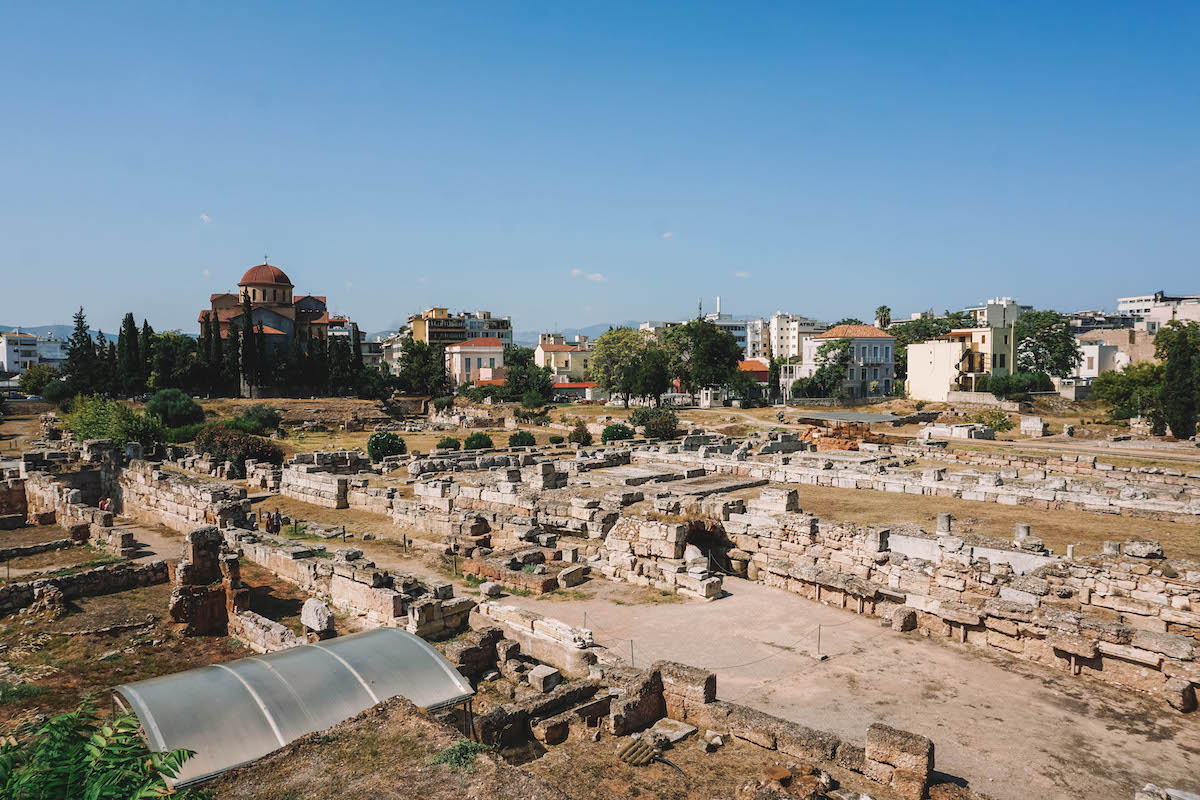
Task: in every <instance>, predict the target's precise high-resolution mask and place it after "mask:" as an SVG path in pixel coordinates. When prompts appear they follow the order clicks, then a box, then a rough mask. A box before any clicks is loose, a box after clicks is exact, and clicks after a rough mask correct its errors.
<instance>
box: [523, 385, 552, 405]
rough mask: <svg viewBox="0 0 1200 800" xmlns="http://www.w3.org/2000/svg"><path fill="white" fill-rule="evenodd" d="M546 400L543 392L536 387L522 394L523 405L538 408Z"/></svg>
mask: <svg viewBox="0 0 1200 800" xmlns="http://www.w3.org/2000/svg"><path fill="white" fill-rule="evenodd" d="M544 402H546V399H545V398H544V397H543V396H542V393H541V392H539V391H537V390H536V389H530V390H529V391H528V392H526V393H525V394H523V395H521V405H523V406H525V407H526V408H537V407H539V406H540V405H542V404H543V403H544Z"/></svg>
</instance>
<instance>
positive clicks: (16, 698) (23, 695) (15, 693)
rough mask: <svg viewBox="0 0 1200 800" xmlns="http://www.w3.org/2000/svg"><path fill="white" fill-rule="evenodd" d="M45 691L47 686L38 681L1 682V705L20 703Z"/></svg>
mask: <svg viewBox="0 0 1200 800" xmlns="http://www.w3.org/2000/svg"><path fill="white" fill-rule="evenodd" d="M45 693H46V687H45V686H38V685H37V684H36V683H0V706H6V705H9V704H11V703H19V702H21V701H22V700H25V699H28V698H30V697H37V696H38V695H41V694H45Z"/></svg>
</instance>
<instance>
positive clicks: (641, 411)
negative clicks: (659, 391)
mask: <svg viewBox="0 0 1200 800" xmlns="http://www.w3.org/2000/svg"><path fill="white" fill-rule="evenodd" d="M653 415H654V409H653V408H635V409H634V410H633V411H632V412H631V413H630V414H629V424H630V425H632V426H633V427H635V428H640V427H642V426H643V425H645V424H646V423H647V422H649V421H650V417H652V416H653Z"/></svg>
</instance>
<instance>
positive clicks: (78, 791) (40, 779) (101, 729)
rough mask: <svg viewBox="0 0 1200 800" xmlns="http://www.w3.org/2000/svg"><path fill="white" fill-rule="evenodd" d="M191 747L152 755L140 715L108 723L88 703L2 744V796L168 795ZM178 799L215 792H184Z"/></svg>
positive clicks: (19, 799)
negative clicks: (140, 733)
mask: <svg viewBox="0 0 1200 800" xmlns="http://www.w3.org/2000/svg"><path fill="white" fill-rule="evenodd" d="M192 755H193V753H192V752H191V751H190V750H172V751H170V752H168V753H151V752H149V751H148V750H147V749H146V747H145V745H144V744H142V740H141V738H140V737H139V736H138V722H137V718H136V717H135V716H133V715H132V714H122V715H120V716H118V717H115V718H114V719H112V720H111V721H110V722H108V723H107V724H105V723H104V722H103V721H102V720H101V719H100V717H99V715H98V714H97V713H96V712H95V711H94V710H93V709H91V708H88V707H87V706H80V707H79V708H78V709H77V710H75V711H72V712H70V713H66V714H59V715H57V716H54V717H51V718H50V719H49V720H47V721H45V722H44V723H42V724H41V726H40V727H37V728H25V729H23V730H21V731H18V733H17V736H16V737H15V740H12V739H10V740H8V741H6V742H4V743H3V744H2V745H0V797H5V798H11V800H77V798H87V800H149V798H157V797H162V796H164V795H167V794H169V793H170V790H169V789H168V788H167V785H166V778H173V777H175V776H176V775H177V774H178V772H179V768H180V767H181V766H182V765H183V764H184V763H185V762H186V761H187V760H188V759H189V758H190V757H191V756H192ZM171 796H172V797H174V798H175V799H176V800H201V798H208V797H211V795H210V794H209V793H207V792H203V791H199V792H197V791H189V790H184V791H180V792H177V793H175V794H173V795H171Z"/></svg>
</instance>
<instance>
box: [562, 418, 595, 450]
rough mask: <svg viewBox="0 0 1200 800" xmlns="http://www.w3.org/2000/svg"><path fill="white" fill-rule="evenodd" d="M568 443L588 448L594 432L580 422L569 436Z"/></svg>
mask: <svg viewBox="0 0 1200 800" xmlns="http://www.w3.org/2000/svg"><path fill="white" fill-rule="evenodd" d="M567 441H569V442H572V443H574V444H577V445H579V446H580V447H588V446H590V445H591V443H592V432H591V431H589V430H588V429H587V425H586V424H585V423H584V422H583V420H580V421H579V422H576V423H575V429H574V430H572V431H571V433H570V434H568V435H567Z"/></svg>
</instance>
